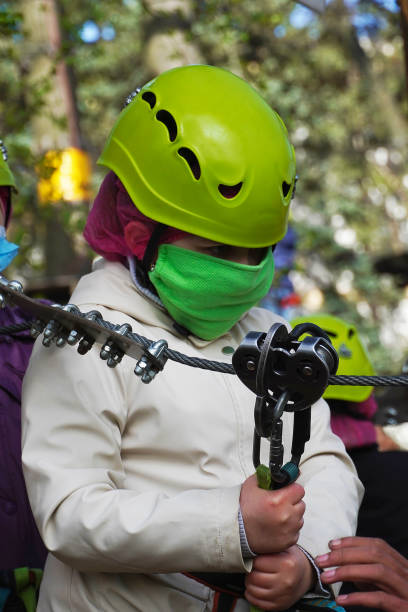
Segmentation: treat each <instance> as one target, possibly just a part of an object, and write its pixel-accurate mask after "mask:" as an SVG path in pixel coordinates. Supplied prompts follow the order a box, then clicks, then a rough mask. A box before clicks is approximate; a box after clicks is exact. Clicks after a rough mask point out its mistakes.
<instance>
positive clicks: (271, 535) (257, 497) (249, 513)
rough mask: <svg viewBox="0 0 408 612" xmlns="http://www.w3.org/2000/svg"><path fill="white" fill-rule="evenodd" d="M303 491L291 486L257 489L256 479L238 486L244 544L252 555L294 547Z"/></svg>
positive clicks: (254, 477)
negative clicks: (239, 488) (239, 487)
mask: <svg viewBox="0 0 408 612" xmlns="http://www.w3.org/2000/svg"><path fill="white" fill-rule="evenodd" d="M304 494H305V490H304V488H303V487H302V486H301V485H299V484H297V483H293V484H291V485H289V486H287V487H283V488H282V489H278V490H276V491H265V490H264V489H260V488H259V487H258V483H257V479H256V476H255V475H253V476H250V477H249V478H247V480H246V481H245V482H244V484H243V485H242V489H241V497H240V505H241V514H242V518H243V520H244V525H245V531H246V536H247V539H248V544H249V546H250V548H251V550H253V551H254V552H255V553H258V554H261V553H275V552H282V551H284V550H286V549H288V548H289V547H290V546H292V545H293V544H296V542H297V541H298V538H299V531H300V530H301V528H302V526H303V514H304V511H305V503H304V502H303V501H302V498H303V496H304Z"/></svg>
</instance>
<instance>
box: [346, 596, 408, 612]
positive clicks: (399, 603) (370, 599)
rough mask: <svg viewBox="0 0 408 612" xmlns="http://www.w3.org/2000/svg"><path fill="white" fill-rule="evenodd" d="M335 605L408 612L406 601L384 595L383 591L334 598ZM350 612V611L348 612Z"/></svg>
mask: <svg viewBox="0 0 408 612" xmlns="http://www.w3.org/2000/svg"><path fill="white" fill-rule="evenodd" d="M336 603H338V604H339V605H341V606H347V607H348V606H364V607H367V608H377V609H379V610H385V611H386V612H396V611H397V610H398V612H408V601H406V600H402V599H400V598H399V597H395V596H394V595H390V594H388V593H384V592H383V591H370V592H368V593H349V594H348V595H339V596H338V597H336ZM350 612H351V611H350Z"/></svg>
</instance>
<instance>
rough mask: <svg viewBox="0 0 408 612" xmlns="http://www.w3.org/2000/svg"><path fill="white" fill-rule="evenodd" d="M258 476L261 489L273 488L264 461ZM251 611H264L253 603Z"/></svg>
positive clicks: (259, 467)
mask: <svg viewBox="0 0 408 612" xmlns="http://www.w3.org/2000/svg"><path fill="white" fill-rule="evenodd" d="M256 478H257V480H258V487H260V488H261V489H266V490H269V489H270V488H271V484H272V478H271V470H270V469H269V468H268V467H266V465H262V463H261V464H260V465H258V467H257V468H256ZM250 611H251V612H262V610H261V609H260V608H257V607H256V606H252V605H251V608H250Z"/></svg>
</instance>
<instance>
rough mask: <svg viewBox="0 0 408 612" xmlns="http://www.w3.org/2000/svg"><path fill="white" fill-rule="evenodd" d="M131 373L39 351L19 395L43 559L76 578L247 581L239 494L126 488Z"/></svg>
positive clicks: (68, 353)
mask: <svg viewBox="0 0 408 612" xmlns="http://www.w3.org/2000/svg"><path fill="white" fill-rule="evenodd" d="M133 368H134V361H133V360H131V359H130V358H128V357H126V356H125V357H124V359H123V362H122V364H121V365H120V366H119V367H118V368H116V369H114V370H112V369H109V368H107V367H106V365H105V364H104V363H103V362H102V361H101V359H100V358H99V355H98V351H97V350H96V349H95V348H94V349H93V350H91V351H90V352H89V353H88V354H86V355H85V356H79V355H77V354H76V351H75V348H73V347H66V348H64V349H59V348H57V347H55V346H52V347H50V348H47V349H45V348H44V347H43V346H41V342H39V341H37V343H36V346H35V348H34V353H33V356H32V359H31V362H30V365H29V368H28V371H27V374H26V377H25V381H24V387H23V434H22V448H23V454H22V457H23V469H24V476H25V480H26V485H27V489H28V494H29V498H30V503H31V506H32V509H33V513H34V516H35V518H36V522H37V525H38V528H39V531H40V533H41V535H42V537H43V539H44V542H45V544H46V546H47V548H48V550H49V551H50V552H51V553H52V554H53V555H55V556H56V557H57V558H58V559H60V560H61V561H62V562H64V563H67V564H68V565H71V566H72V567H75V568H77V569H79V570H81V571H91V572H96V571H97V572H134V573H168V572H178V571H200V570H201V571H210V570H212V571H235V572H244V571H246V570H247V569H248V567H247V566H246V565H245V563H247V565H248V564H249V562H244V560H243V559H242V555H241V549H240V539H239V525H238V510H239V494H240V486H239V485H237V486H233V487H230V488H217V489H209V490H200V489H197V490H186V491H182V492H180V493H178V494H175V495H173V496H169V495H165V494H164V493H160V492H157V489H155V488H154V487H153V486H152V488H151V490H143V491H135V490H133V489H130V488H129V487H127V483H126V474H125V470H124V466H123V462H122V457H121V437H122V433H123V432H124V430H125V428H126V422H127V416H128V415H127V411H128V402H127V401H126V395H127V393H128V389H127V386H128V384H129V383H128V381H129V377H134V374H133ZM133 388H134V387H133ZM175 469H176V468H175Z"/></svg>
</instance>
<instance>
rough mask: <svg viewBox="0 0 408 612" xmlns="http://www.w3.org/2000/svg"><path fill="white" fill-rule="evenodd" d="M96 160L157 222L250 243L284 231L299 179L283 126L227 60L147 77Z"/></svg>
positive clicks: (274, 238)
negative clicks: (225, 64) (225, 63)
mask: <svg viewBox="0 0 408 612" xmlns="http://www.w3.org/2000/svg"><path fill="white" fill-rule="evenodd" d="M98 163H99V164H102V165H104V166H107V167H108V168H110V169H111V170H113V171H114V172H115V173H116V174H117V176H118V177H119V178H120V180H121V181H122V183H123V184H124V186H125V187H126V189H127V191H128V193H129V195H130V197H131V198H132V201H133V202H134V204H135V205H136V206H137V208H138V209H139V210H140V211H141V212H142V213H143V214H145V215H146V216H148V217H150V218H152V219H154V220H155V221H159V222H160V223H163V224H166V225H170V226H172V227H176V228H177V229H181V230H184V231H186V232H189V233H192V234H196V235H198V236H203V237H205V238H209V239H210V240H214V241H217V242H221V243H225V244H230V245H235V246H243V247H249V248H251V247H264V246H269V245H271V244H274V243H276V242H278V241H279V240H280V239H281V238H282V237H283V236H284V234H285V232H286V227H287V219H288V213H289V204H290V200H291V197H292V193H293V189H294V184H295V154H294V150H293V147H292V145H291V144H290V142H289V139H288V135H287V131H286V127H285V125H284V123H283V121H282V119H281V118H280V117H279V115H278V114H277V113H276V112H275V111H274V110H272V109H271V108H270V107H269V106H268V104H267V103H266V102H265V101H264V100H263V99H262V98H261V96H260V95H259V94H258V93H257V92H256V91H255V90H254V89H253V88H252V87H251V86H250V85H249V84H248V83H246V82H245V81H243V80H242V79H240V78H239V77H237V76H235V75H233V74H231V73H230V72H228V71H226V70H223V69H221V68H215V67H213V66H204V65H196V66H183V67H180V68H174V69H172V70H169V71H167V72H164V73H162V74H161V75H159V76H158V77H157V78H155V79H153V80H152V81H150V82H149V83H147V84H146V85H145V86H144V87H143V88H142V89H141V90H140V92H139V93H138V94H137V95H136V96H135V97H134V98H133V100H132V101H131V102H130V103H129V104H128V106H127V107H126V108H125V109H124V110H123V111H122V113H121V114H120V116H119V118H118V120H117V122H116V124H115V126H114V127H113V130H112V132H111V135H110V137H109V139H108V141H107V144H106V146H105V148H104V150H103V152H102V155H101V156H100V158H99V160H98Z"/></svg>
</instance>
